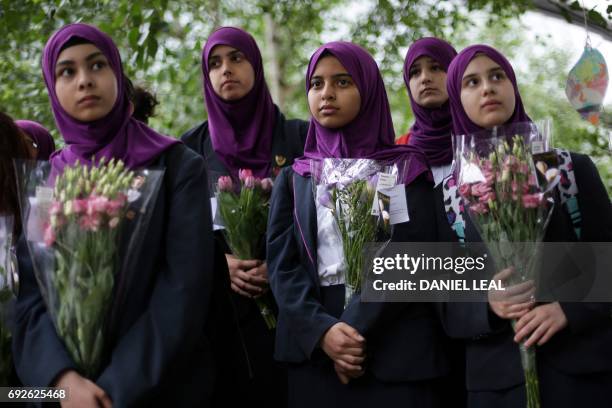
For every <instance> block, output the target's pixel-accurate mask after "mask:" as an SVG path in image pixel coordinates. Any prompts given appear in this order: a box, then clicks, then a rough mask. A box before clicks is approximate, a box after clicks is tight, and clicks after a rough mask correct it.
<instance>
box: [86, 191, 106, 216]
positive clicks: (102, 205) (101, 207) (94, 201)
mask: <svg viewBox="0 0 612 408" xmlns="http://www.w3.org/2000/svg"><path fill="white" fill-rule="evenodd" d="M107 207H108V198H106V197H102V196H91V197H89V199H88V200H87V215H89V216H91V215H93V214H94V213H104V212H106V208H107Z"/></svg>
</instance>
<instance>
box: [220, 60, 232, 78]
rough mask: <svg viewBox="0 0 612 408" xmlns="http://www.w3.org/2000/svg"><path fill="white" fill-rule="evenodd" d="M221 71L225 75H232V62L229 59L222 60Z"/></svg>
mask: <svg viewBox="0 0 612 408" xmlns="http://www.w3.org/2000/svg"><path fill="white" fill-rule="evenodd" d="M221 72H223V75H225V76H229V75H232V70H231V68H230V64H229V62H228V61H227V59H223V60H222V61H221Z"/></svg>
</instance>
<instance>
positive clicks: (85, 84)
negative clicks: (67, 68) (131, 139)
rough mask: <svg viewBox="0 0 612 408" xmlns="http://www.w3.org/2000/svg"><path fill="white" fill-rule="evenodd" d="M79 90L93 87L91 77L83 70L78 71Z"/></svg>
mask: <svg viewBox="0 0 612 408" xmlns="http://www.w3.org/2000/svg"><path fill="white" fill-rule="evenodd" d="M79 71H80V72H79V77H78V78H79V82H78V84H79V89H80V90H83V89H85V88H92V87H93V86H94V80H93V77H92V75H91V74H90V73H89V72H87V70H85V69H81V70H79Z"/></svg>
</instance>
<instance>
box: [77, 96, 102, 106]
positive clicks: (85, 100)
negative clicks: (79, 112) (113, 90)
mask: <svg viewBox="0 0 612 408" xmlns="http://www.w3.org/2000/svg"><path fill="white" fill-rule="evenodd" d="M99 100H100V97H99V96H96V95H87V96H84V97H82V98H81V99H79V101H78V102H77V104H78V105H90V104H93V103H96V102H98V101H99Z"/></svg>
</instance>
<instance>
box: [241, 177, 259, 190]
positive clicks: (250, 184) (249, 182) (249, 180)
mask: <svg viewBox="0 0 612 408" xmlns="http://www.w3.org/2000/svg"><path fill="white" fill-rule="evenodd" d="M255 185H256V180H255V177H253V176H246V178H245V179H244V188H249V189H252V188H255Z"/></svg>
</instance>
